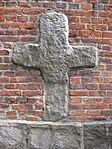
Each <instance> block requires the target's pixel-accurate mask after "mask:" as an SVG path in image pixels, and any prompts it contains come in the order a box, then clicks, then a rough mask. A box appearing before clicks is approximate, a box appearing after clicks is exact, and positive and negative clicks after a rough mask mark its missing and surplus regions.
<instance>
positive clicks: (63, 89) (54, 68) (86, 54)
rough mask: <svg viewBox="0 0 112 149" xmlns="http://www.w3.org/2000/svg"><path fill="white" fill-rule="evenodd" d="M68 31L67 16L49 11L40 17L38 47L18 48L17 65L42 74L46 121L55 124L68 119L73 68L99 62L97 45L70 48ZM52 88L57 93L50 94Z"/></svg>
mask: <svg viewBox="0 0 112 149" xmlns="http://www.w3.org/2000/svg"><path fill="white" fill-rule="evenodd" d="M68 32H69V30H68V19H67V17H66V15H64V14H61V13H57V12H54V11H53V12H52V11H49V12H46V13H44V14H42V15H41V16H40V38H39V42H38V44H25V45H24V44H16V45H15V46H14V50H13V54H12V60H13V62H14V63H16V64H20V65H22V66H25V67H34V68H37V69H40V70H41V72H42V76H43V79H44V81H45V88H46V90H45V91H46V92H45V103H46V104H45V105H46V106H45V117H44V119H45V120H53V121H55V120H58V119H61V118H63V117H65V116H67V104H68V102H67V96H68V91H67V84H68V72H69V69H70V68H74V67H94V66H96V65H97V62H98V58H97V49H96V48H95V47H94V46H83V45H82V46H81V45H70V44H69V42H68ZM51 84H52V85H51ZM50 85H51V86H50ZM52 87H54V89H55V90H53V91H52V92H51V93H50V94H49V93H48V92H49V90H50V89H52Z"/></svg>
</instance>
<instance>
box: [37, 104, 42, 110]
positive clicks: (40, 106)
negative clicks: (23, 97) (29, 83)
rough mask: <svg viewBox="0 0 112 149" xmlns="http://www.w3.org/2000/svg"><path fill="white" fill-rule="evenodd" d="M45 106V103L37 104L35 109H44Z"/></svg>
mask: <svg viewBox="0 0 112 149" xmlns="http://www.w3.org/2000/svg"><path fill="white" fill-rule="evenodd" d="M43 108H44V106H43V104H42V105H41V104H36V105H35V110H43Z"/></svg>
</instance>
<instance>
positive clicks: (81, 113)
mask: <svg viewBox="0 0 112 149" xmlns="http://www.w3.org/2000/svg"><path fill="white" fill-rule="evenodd" d="M72 115H77V116H79V115H80V116H82V115H85V110H78V109H77V110H74V111H73V112H72Z"/></svg>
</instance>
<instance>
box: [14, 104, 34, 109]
mask: <svg viewBox="0 0 112 149" xmlns="http://www.w3.org/2000/svg"><path fill="white" fill-rule="evenodd" d="M12 108H13V109H16V110H32V109H33V107H32V105H30V104H19V105H17V104H15V105H12Z"/></svg>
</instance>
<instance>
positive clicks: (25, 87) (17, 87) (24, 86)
mask: <svg viewBox="0 0 112 149" xmlns="http://www.w3.org/2000/svg"><path fill="white" fill-rule="evenodd" d="M15 88H16V89H21V90H27V85H25V84H16V86H15Z"/></svg>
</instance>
